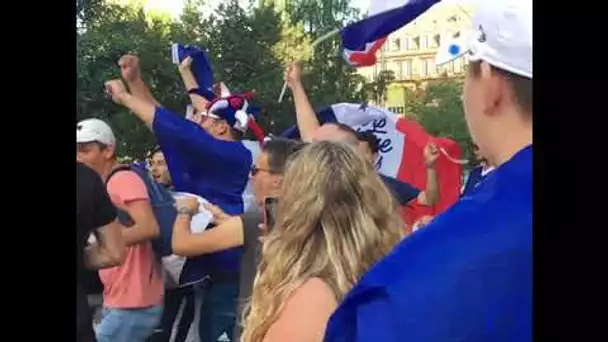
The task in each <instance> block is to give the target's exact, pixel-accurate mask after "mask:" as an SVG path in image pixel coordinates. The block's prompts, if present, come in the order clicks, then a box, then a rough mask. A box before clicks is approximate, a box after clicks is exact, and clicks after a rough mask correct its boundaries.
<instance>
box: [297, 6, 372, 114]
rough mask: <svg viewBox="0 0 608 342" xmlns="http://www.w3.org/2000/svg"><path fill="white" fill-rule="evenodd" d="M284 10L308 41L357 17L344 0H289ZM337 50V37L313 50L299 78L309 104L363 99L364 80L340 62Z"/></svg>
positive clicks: (319, 104)
mask: <svg viewBox="0 0 608 342" xmlns="http://www.w3.org/2000/svg"><path fill="white" fill-rule="evenodd" d="M285 8H286V9H285V11H286V12H288V13H289V15H290V18H291V22H293V23H298V24H299V25H302V27H303V29H304V32H305V33H306V34H307V35H308V36H309V37H310V40H311V41H313V40H315V39H317V38H319V37H321V36H322V35H324V34H326V33H328V32H330V31H332V30H334V29H339V28H342V27H344V26H345V25H346V24H347V23H348V22H349V21H352V20H355V19H356V18H358V15H359V12H358V10H357V9H356V8H354V7H353V6H352V5H351V3H350V1H348V0H293V1H288V2H287V4H286V6H285ZM339 51H340V37H339V35H335V36H333V37H331V38H329V39H327V40H326V41H324V42H322V43H321V44H319V45H317V46H316V47H315V48H314V51H313V53H312V57H311V58H310V60H309V63H308V64H307V67H306V68H305V70H304V75H303V77H304V82H305V84H306V88H307V90H308V94H309V97H310V99H311V102H312V103H313V105H316V106H323V105H330V104H333V103H336V102H362V101H364V100H366V95H365V90H364V78H363V77H361V75H358V74H357V73H356V70H355V68H353V67H352V66H350V65H348V63H346V61H344V59H343V58H342V56H340V55H339ZM291 112H292V113H293V110H292V111H291ZM291 115H293V114H291Z"/></svg>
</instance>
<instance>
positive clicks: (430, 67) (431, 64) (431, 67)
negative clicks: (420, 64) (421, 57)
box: [425, 59, 437, 75]
mask: <svg viewBox="0 0 608 342" xmlns="http://www.w3.org/2000/svg"><path fill="white" fill-rule="evenodd" d="M425 61H426V66H427V72H428V73H429V75H436V74H437V67H436V66H435V61H434V60H432V59H426V60H425Z"/></svg>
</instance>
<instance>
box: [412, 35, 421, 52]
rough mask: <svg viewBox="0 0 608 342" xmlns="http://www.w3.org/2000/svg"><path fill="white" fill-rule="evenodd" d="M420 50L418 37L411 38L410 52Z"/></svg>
mask: <svg viewBox="0 0 608 342" xmlns="http://www.w3.org/2000/svg"><path fill="white" fill-rule="evenodd" d="M419 48H420V37H414V38H412V50H418V49H419Z"/></svg>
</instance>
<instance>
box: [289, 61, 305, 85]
mask: <svg viewBox="0 0 608 342" xmlns="http://www.w3.org/2000/svg"><path fill="white" fill-rule="evenodd" d="M301 75H302V63H301V62H292V63H290V64H289V65H288V66H287V69H285V83H287V86H288V87H289V88H290V89H293V87H294V86H297V85H299V84H300V83H301V82H302V80H301Z"/></svg>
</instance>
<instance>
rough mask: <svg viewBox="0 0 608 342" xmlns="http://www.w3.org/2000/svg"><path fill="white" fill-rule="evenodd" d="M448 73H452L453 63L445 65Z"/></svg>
mask: <svg viewBox="0 0 608 342" xmlns="http://www.w3.org/2000/svg"><path fill="white" fill-rule="evenodd" d="M447 68H448V72H450V73H452V74H453V73H454V61H451V62H449V63H448V64H447Z"/></svg>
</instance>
